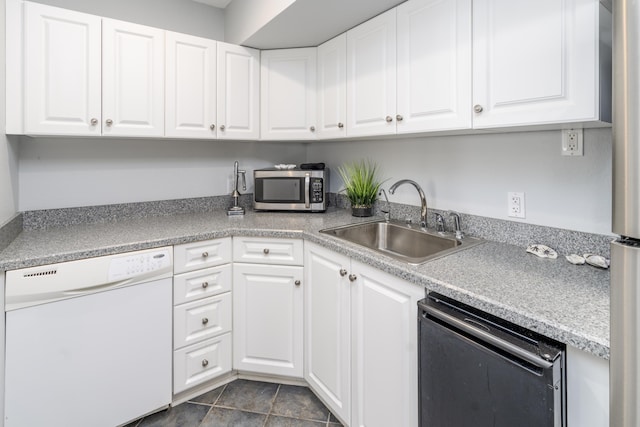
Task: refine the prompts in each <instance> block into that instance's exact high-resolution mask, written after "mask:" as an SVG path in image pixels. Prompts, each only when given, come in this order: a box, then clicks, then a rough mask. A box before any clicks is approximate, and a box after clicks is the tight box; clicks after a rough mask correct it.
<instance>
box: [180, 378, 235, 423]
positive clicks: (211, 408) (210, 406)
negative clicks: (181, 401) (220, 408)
mask: <svg viewBox="0 0 640 427" xmlns="http://www.w3.org/2000/svg"><path fill="white" fill-rule="evenodd" d="M227 385H228V383H227V384H225V385H223V386H222V391H220V394H219V395H218V397H216V399H215V400H214V401H213V402H212V403H211V405H206V406H209V410H208V411H207V413H206V414H204V417H202V421H200V423H199V424H198V427H201V426H202V423H204V420H206V419H207V416H209V414H210V413H211V411H213V408H215V407H216V403H217V402H218V400H220V396H222V393H224V391H225V390H226V389H227ZM185 403H188V402H185ZM191 403H194V404H198V403H199V402H191ZM203 405H204V404H203Z"/></svg>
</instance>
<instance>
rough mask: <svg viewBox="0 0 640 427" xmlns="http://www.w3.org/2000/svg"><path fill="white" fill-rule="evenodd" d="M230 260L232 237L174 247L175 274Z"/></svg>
mask: <svg viewBox="0 0 640 427" xmlns="http://www.w3.org/2000/svg"><path fill="white" fill-rule="evenodd" d="M229 262H231V237H225V238H222V239H214V240H204V241H202V242H193V243H186V244H184V245H176V246H174V247H173V273H174V274H178V273H184V272H186V271H193V270H198V269H201V268H207V267H215V266H216V265H221V264H226V263H229Z"/></svg>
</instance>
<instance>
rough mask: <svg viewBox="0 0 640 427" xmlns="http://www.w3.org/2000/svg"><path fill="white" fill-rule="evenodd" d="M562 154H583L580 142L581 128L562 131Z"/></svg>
mask: <svg viewBox="0 0 640 427" xmlns="http://www.w3.org/2000/svg"><path fill="white" fill-rule="evenodd" d="M562 155H563V156H582V155H584V150H583V144H582V129H567V130H563V131H562Z"/></svg>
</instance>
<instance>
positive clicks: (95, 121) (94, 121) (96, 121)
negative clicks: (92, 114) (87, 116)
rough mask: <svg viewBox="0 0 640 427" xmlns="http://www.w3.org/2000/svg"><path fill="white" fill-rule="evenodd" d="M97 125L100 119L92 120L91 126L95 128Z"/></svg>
mask: <svg viewBox="0 0 640 427" xmlns="http://www.w3.org/2000/svg"><path fill="white" fill-rule="evenodd" d="M97 124H98V119H96V118H93V119H91V126H95V125H97Z"/></svg>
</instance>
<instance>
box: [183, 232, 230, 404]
mask: <svg viewBox="0 0 640 427" xmlns="http://www.w3.org/2000/svg"><path fill="white" fill-rule="evenodd" d="M205 267H206V268H205ZM189 270H192V271H189ZM185 271H186V272H185ZM178 272H184V273H180V274H176V273H178ZM231 280H232V277H231V238H230V237H227V238H223V239H215V240H207V241H202V242H193V243H187V244H184V245H177V246H174V277H173V304H174V307H173V349H174V353H173V394H174V398H175V396H176V395H177V394H179V393H182V392H188V391H189V389H191V388H195V387H196V386H201V387H203V386H206V385H207V384H205V383H207V382H209V381H212V380H215V379H216V378H218V377H221V376H222V375H224V374H227V373H230V372H231V369H232V357H231V352H232V337H231V330H232V320H233V319H232V314H231V310H232V306H233V304H232V298H231ZM196 390H197V389H196Z"/></svg>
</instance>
